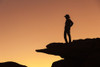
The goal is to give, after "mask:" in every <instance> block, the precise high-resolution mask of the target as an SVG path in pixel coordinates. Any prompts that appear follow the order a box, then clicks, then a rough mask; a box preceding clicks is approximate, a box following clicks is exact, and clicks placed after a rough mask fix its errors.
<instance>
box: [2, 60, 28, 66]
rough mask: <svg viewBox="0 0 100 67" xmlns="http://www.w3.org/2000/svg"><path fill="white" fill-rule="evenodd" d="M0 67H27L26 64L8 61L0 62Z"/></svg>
mask: <svg viewBox="0 0 100 67" xmlns="http://www.w3.org/2000/svg"><path fill="white" fill-rule="evenodd" d="M0 67H27V66H25V65H21V64H18V63H16V62H12V61H9V62H3V63H0Z"/></svg>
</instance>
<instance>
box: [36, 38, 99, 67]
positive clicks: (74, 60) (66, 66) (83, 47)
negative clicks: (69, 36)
mask: <svg viewBox="0 0 100 67" xmlns="http://www.w3.org/2000/svg"><path fill="white" fill-rule="evenodd" d="M36 51H37V52H42V53H46V54H51V55H57V56H60V57H62V58H63V60H59V61H55V62H53V64H52V67H100V38H95V39H84V40H83V39H80V40H74V41H73V42H71V43H70V44H65V43H50V44H48V45H47V46H46V48H45V49H38V50H36Z"/></svg>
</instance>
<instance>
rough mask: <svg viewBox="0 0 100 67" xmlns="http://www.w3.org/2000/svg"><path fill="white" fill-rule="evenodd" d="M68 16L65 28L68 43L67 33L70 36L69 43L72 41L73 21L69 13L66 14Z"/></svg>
mask: <svg viewBox="0 0 100 67" xmlns="http://www.w3.org/2000/svg"><path fill="white" fill-rule="evenodd" d="M64 17H65V18H66V22H65V30H64V39H65V42H66V43H68V41H67V37H66V35H68V37H69V43H71V35H70V28H71V26H72V25H73V22H72V21H71V19H70V16H69V15H68V14H67V15H65V16H64Z"/></svg>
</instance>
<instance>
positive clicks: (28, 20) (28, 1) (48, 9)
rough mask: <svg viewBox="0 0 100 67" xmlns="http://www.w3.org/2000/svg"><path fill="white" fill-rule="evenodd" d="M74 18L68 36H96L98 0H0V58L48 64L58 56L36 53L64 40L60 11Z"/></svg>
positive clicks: (98, 34)
mask: <svg viewBox="0 0 100 67" xmlns="http://www.w3.org/2000/svg"><path fill="white" fill-rule="evenodd" d="M65 14H69V15H70V16H71V19H72V21H73V22H74V25H73V27H72V28H71V35H72V39H73V40H74V39H80V38H81V39H84V38H96V37H100V30H99V29H100V3H99V2H98V0H75V1H74V0H0V53H1V54H0V62H5V61H15V62H18V63H20V64H25V65H26V66H28V67H50V66H51V64H52V63H53V62H54V61H57V60H60V59H61V58H60V57H58V56H53V55H47V54H43V53H36V52H35V50H36V49H42V48H45V46H46V45H47V44H49V43H52V42H64V38H63V33H64V24H65V18H64V15H65Z"/></svg>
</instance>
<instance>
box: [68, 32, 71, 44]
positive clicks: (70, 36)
mask: <svg viewBox="0 0 100 67" xmlns="http://www.w3.org/2000/svg"><path fill="white" fill-rule="evenodd" d="M68 37H69V43H71V35H70V31H69V32H68Z"/></svg>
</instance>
